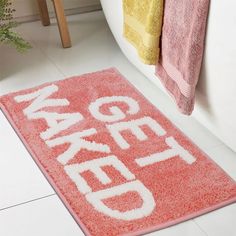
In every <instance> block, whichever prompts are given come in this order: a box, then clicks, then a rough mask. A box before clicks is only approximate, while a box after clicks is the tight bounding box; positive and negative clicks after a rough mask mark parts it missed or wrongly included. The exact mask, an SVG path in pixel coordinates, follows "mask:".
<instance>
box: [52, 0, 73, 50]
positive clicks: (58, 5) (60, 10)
mask: <svg viewBox="0 0 236 236" xmlns="http://www.w3.org/2000/svg"><path fill="white" fill-rule="evenodd" d="M52 2H53V5H54V9H55V13H56V17H57V23H58V27H59V31H60V35H61V42H62V45H63V47H64V48H69V47H71V40H70V34H69V30H68V26H67V22H66V17H65V13H64V7H63V3H62V0H52Z"/></svg>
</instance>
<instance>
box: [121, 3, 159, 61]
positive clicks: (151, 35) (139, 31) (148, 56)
mask: <svg viewBox="0 0 236 236" xmlns="http://www.w3.org/2000/svg"><path fill="white" fill-rule="evenodd" d="M123 12H124V37H125V38H126V39H127V40H128V41H129V42H130V43H131V44H132V45H133V46H134V47H135V48H136V50H137V52H138V55H139V57H140V59H141V60H142V61H143V62H144V63H145V64H149V65H156V63H157V61H158V59H159V53H160V47H159V42H160V35H161V27H162V17H163V0H123Z"/></svg>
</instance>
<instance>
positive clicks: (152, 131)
mask: <svg viewBox="0 0 236 236" xmlns="http://www.w3.org/2000/svg"><path fill="white" fill-rule="evenodd" d="M0 104H1V109H2V110H3V112H4V114H5V115H6V117H7V118H8V120H9V121H10V123H11V124H12V126H13V127H14V129H15V131H16V132H17V134H18V135H19V137H20V139H21V140H22V142H23V143H24V144H25V146H26V148H27V149H28V151H29V152H30V154H31V155H32V157H33V158H34V160H35V162H36V163H37V164H38V166H39V167H40V169H41V170H42V172H43V173H44V174H45V176H46V177H47V179H48V181H49V182H50V183H51V185H52V186H53V187H54V189H55V190H56V192H57V194H58V195H59V196H60V198H61V200H62V201H63V202H64V204H65V206H66V207H67V208H68V210H69V211H70V213H71V215H72V216H73V217H74V219H75V220H76V222H77V223H78V224H79V225H80V227H81V228H82V230H83V231H84V233H85V234H86V235H93V236H106V235H109V236H112V235H126V236H127V235H140V234H144V233H148V232H151V231H154V230H158V229H161V228H165V227H168V226H171V225H173V224H177V223H179V222H182V221H185V220H188V219H190V218H193V217H196V216H198V215H201V214H204V213H207V212H209V211H212V210H214V209H217V208H219V207H223V206H225V205H227V204H230V203H233V202H235V201H236V183H235V181H234V180H233V179H231V178H230V177H229V176H228V175H227V174H226V173H225V172H224V171H223V170H222V169H221V168H220V167H219V166H217V165H216V164H215V163H214V162H213V161H212V160H211V159H210V158H209V157H208V156H207V155H206V154H205V153H203V152H202V151H201V150H200V149H199V148H198V147H197V146H196V145H195V144H193V143H192V142H191V141H190V140H189V139H188V138H187V137H186V136H185V135H184V134H183V133H182V132H180V131H179V130H178V129H177V128H176V127H175V126H174V125H173V124H172V123H171V122H170V121H169V120H168V119H167V118H166V117H165V116H164V115H163V114H162V113H161V112H160V111H158V110H157V109H156V108H155V107H154V106H153V105H152V104H151V103H150V102H148V101H147V100H146V99H145V98H144V97H143V96H142V95H141V94H140V93H139V92H138V91H137V90H136V89H135V88H134V87H133V86H132V85H131V84H129V82H128V81H127V80H125V79H124V78H123V77H122V76H121V75H120V74H119V72H118V71H117V70H116V69H107V70H104V71H99V72H95V73H91V74H85V75H82V76H78V77H73V78H69V79H66V80H62V81H57V82H54V83H47V84H43V85H41V86H38V87H35V88H31V89H27V90H24V91H19V92H16V93H11V94H8V95H5V96H2V97H1V98H0ZM16 158H17V157H16Z"/></svg>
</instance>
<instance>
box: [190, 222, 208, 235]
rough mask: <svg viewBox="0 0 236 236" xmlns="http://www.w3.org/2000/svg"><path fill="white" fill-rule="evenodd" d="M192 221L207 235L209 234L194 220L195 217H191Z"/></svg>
mask: <svg viewBox="0 0 236 236" xmlns="http://www.w3.org/2000/svg"><path fill="white" fill-rule="evenodd" d="M192 221H193V223H194V224H195V225H196V226H197V227H198V228H199V229H200V230H201V231H202V232H203V233H204V234H205V235H206V236H209V234H208V233H207V232H206V231H205V230H204V229H203V228H202V227H201V226H200V225H199V224H198V223H197V222H196V220H195V219H193V220H192Z"/></svg>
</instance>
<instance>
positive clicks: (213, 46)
mask: <svg viewBox="0 0 236 236" xmlns="http://www.w3.org/2000/svg"><path fill="white" fill-rule="evenodd" d="M101 4H102V8H103V11H104V14H105V16H106V19H107V22H108V24H109V26H110V28H111V31H112V33H113V35H114V37H115V39H116V41H117V43H118V44H119V46H120V48H121V50H122V51H123V53H124V54H125V55H126V56H127V58H128V59H129V60H130V62H131V63H133V64H134V65H135V66H136V67H137V69H138V70H140V71H141V72H142V73H143V74H145V75H146V77H147V78H148V79H150V80H151V81H152V82H153V83H154V86H157V87H158V88H160V89H162V90H163V87H162V85H161V83H160V82H159V80H158V78H157V77H156V76H155V75H154V69H155V68H154V66H148V65H144V64H142V63H141V62H140V60H139V58H138V57H137V54H136V51H135V50H134V48H133V47H132V46H131V45H130V44H129V43H128V42H127V41H126V40H125V39H124V38H123V37H122V31H123V28H122V26H123V13H122V0H101ZM235 9H236V1H235V0H227V1H211V5H210V12H209V18H208V27H207V37H206V48H205V56H204V60H203V65H202V71H201V76H200V80H199V83H198V86H197V96H196V104H195V110H194V112H193V114H192V115H193V116H194V117H195V118H196V119H197V120H198V121H200V122H201V123H202V124H203V125H204V126H206V127H207V128H208V129H209V130H210V131H211V132H212V133H214V134H215V135H216V136H218V137H219V138H220V139H221V140H222V141H223V142H224V143H226V144H227V145H228V146H229V147H231V148H232V149H233V150H234V151H236V14H235Z"/></svg>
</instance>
